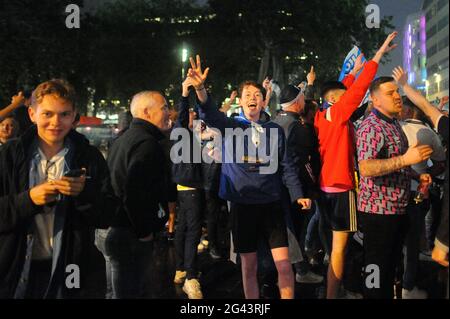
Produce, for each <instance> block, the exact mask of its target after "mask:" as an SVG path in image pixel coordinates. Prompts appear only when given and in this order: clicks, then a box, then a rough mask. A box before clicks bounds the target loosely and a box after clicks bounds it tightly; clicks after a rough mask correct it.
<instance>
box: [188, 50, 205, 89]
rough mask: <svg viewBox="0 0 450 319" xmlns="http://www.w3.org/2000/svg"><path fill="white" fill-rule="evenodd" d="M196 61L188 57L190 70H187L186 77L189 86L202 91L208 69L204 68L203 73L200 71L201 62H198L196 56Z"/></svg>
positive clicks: (198, 59)
mask: <svg viewBox="0 0 450 319" xmlns="http://www.w3.org/2000/svg"><path fill="white" fill-rule="evenodd" d="M196 59H197V61H194V58H192V57H190V58H189V61H190V62H191V68H189V70H188V77H189V78H190V79H191V81H190V82H191V84H192V86H193V87H194V88H195V89H196V90H202V89H204V87H205V86H204V83H205V80H206V78H207V77H208V72H209V68H206V69H205V71H202V62H201V60H200V56H199V55H198V54H197V56H196Z"/></svg>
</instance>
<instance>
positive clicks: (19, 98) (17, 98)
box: [11, 91, 25, 106]
mask: <svg viewBox="0 0 450 319" xmlns="http://www.w3.org/2000/svg"><path fill="white" fill-rule="evenodd" d="M24 101H25V97H24V96H23V92H22V91H21V92H19V93H18V94H16V95H14V96H13V97H12V98H11V104H12V105H14V106H20V105H22V103H23V102H24Z"/></svg>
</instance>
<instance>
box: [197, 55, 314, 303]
mask: <svg viewBox="0 0 450 319" xmlns="http://www.w3.org/2000/svg"><path fill="white" fill-rule="evenodd" d="M190 61H191V66H192V68H191V69H189V71H188V76H189V77H190V78H191V79H192V86H193V87H194V88H195V90H196V93H197V97H198V99H199V101H200V117H201V118H202V119H203V120H204V121H205V122H206V124H207V125H208V126H210V127H212V128H216V129H218V130H220V132H221V133H222V137H223V144H222V145H223V146H224V147H223V156H222V157H223V162H222V172H221V178H220V190H219V196H220V197H221V198H223V199H225V200H227V201H229V202H230V208H231V218H232V234H233V243H234V247H235V251H236V252H237V253H239V254H240V257H241V264H242V279H243V285H244V293H245V297H246V298H248V299H256V298H259V289H258V280H257V255H256V250H257V243H258V240H261V239H262V240H267V241H268V243H269V246H270V248H271V253H272V257H273V259H274V262H275V266H276V268H277V271H278V286H279V289H280V296H281V298H293V297H294V275H293V271H292V267H291V264H290V261H289V256H288V243H287V232H286V225H285V222H284V217H283V211H282V208H281V184H282V183H284V184H285V185H286V186H287V188H288V189H289V193H290V198H291V200H292V201H296V202H297V203H298V204H299V205H300V206H301V207H302V208H303V209H309V208H310V206H311V201H310V199H305V198H303V191H302V188H301V184H300V181H299V180H298V173H297V172H296V169H295V167H294V166H293V165H291V164H290V159H289V158H288V157H287V156H286V155H285V136H284V133H283V129H282V128H281V127H280V126H279V125H277V124H275V123H273V122H271V121H270V120H264V119H263V118H262V117H261V114H263V113H262V110H263V105H264V94H263V90H264V89H263V88H262V87H261V86H260V85H259V84H257V83H255V82H250V81H248V82H244V83H243V84H242V85H241V88H240V93H241V94H240V105H241V107H242V112H241V114H240V115H239V116H237V117H235V118H233V119H231V118H227V117H226V116H225V114H223V113H222V112H220V111H219V110H218V109H217V108H216V107H215V106H214V104H213V103H212V102H211V99H210V98H209V97H208V94H207V92H206V89H205V86H204V82H205V80H206V77H207V75H208V72H209V68H206V69H205V71H204V72H203V71H202V68H201V61H200V57H199V56H197V61H196V62H195V61H194V59H193V58H190ZM268 149H269V150H270V152H269V154H267V153H268V152H267V150H268ZM273 164H274V166H273ZM299 213H300V212H299Z"/></svg>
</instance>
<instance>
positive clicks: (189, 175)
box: [172, 97, 204, 188]
mask: <svg viewBox="0 0 450 319" xmlns="http://www.w3.org/2000/svg"><path fill="white" fill-rule="evenodd" d="M178 129H182V133H183V134H184V135H179V136H178V138H177V141H176V142H175V143H174V145H175V148H174V149H176V150H178V149H179V152H178V154H177V155H179V156H182V157H183V158H184V157H187V158H186V159H187V161H182V162H179V163H173V165H172V180H173V182H174V183H176V184H178V185H183V186H187V187H192V188H203V185H204V180H203V173H202V163H201V162H202V159H201V155H200V154H201V148H202V145H201V143H200V141H198V140H196V139H195V137H194V134H193V132H192V130H191V129H189V99H188V98H187V97H181V99H180V102H179V104H178V119H177V122H176V123H175V125H174V130H175V132H177V130H178ZM187 135H189V139H187V137H188V136H187ZM179 146H180V147H179ZM194 153H197V154H196V155H194ZM187 155H189V156H187ZM198 155H200V158H197V160H196V161H194V158H196V156H198Z"/></svg>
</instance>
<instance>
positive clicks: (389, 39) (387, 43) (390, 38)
mask: <svg viewBox="0 0 450 319" xmlns="http://www.w3.org/2000/svg"><path fill="white" fill-rule="evenodd" d="M397 35H398V32H397V31H394V32H392V33H391V34H389V35H388V36H387V38H386V40H385V41H384V43H383V45H382V46H381V47H380V49H379V50H378V52H380V53H382V54H385V53H388V52H389V51H391V50H393V49H395V48H396V47H397V44H393V45H390V44H391V42H392V41H393V40H394V39H395V38H396V37H397Z"/></svg>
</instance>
